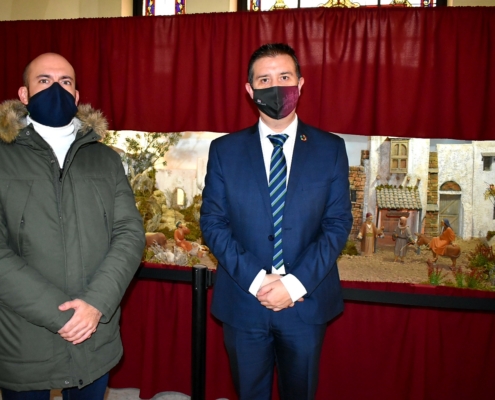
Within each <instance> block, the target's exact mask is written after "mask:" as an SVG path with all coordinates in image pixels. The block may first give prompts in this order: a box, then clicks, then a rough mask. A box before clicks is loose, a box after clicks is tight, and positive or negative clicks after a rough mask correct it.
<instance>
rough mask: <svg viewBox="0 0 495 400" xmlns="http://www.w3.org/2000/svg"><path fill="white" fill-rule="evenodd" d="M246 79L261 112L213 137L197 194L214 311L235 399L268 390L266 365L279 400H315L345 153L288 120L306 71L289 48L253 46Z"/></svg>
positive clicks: (332, 300)
mask: <svg viewBox="0 0 495 400" xmlns="http://www.w3.org/2000/svg"><path fill="white" fill-rule="evenodd" d="M248 75H249V76H248V80H249V82H248V83H246V90H247V92H248V93H249V95H250V96H251V98H252V99H253V100H254V102H255V104H256V105H257V106H258V109H259V113H260V119H259V121H258V123H257V124H256V125H254V126H252V127H250V128H247V129H244V130H242V131H239V132H236V133H232V134H230V135H226V136H223V137H221V138H219V139H216V140H214V141H213V142H212V144H211V147H210V153H209V159H208V168H207V175H206V184H205V188H204V191H203V204H202V207H201V229H202V232H203V237H204V239H205V241H206V243H207V245H208V246H209V247H210V249H211V251H212V252H213V254H214V255H215V256H216V258H217V259H218V269H217V281H216V284H215V289H214V294H213V304H212V313H213V314H214V315H215V316H216V317H217V318H218V319H220V320H221V321H222V322H223V330H224V340H225V346H226V348H227V352H228V354H229V359H230V365H231V371H232V375H233V379H234V384H235V387H236V391H237V393H238V395H239V398H240V399H241V400H243V399H246V400H247V399H251V400H264V399H270V398H271V392H272V382H273V373H274V366H275V365H276V366H277V373H278V378H279V380H278V387H279V393H280V397H281V399H283V400H286V399H294V400H304V399H313V398H314V397H315V393H316V388H317V384H318V368H319V358H320V353H321V346H322V343H323V338H324V335H325V331H326V327H327V323H328V321H330V320H331V319H332V318H334V317H335V316H336V315H338V314H339V313H341V312H342V310H343V300H342V293H341V286H340V280H339V274H338V270H337V265H336V260H337V257H338V256H339V254H340V252H341V250H342V248H343V246H344V245H345V243H346V240H347V238H348V235H349V232H350V229H351V225H352V215H351V203H350V197H349V180H348V174H349V166H348V160H347V154H346V151H345V145H344V141H343V140H342V139H341V138H339V137H338V136H336V135H333V134H331V133H328V132H324V131H321V130H319V129H316V128H313V127H311V126H308V125H306V124H304V123H303V122H302V121H300V120H299V119H298V117H297V115H296V106H297V101H298V98H299V95H300V93H301V88H302V86H303V84H304V78H302V77H301V73H300V68H299V63H298V61H297V58H296V56H295V53H294V50H293V49H292V48H291V47H290V46H288V45H285V44H279V43H277V44H266V45H263V46H261V47H260V48H259V49H258V50H256V51H255V52H254V53H253V55H252V56H251V60H250V63H249V69H248ZM277 146H279V149H280V150H281V149H283V157H282V154H281V152H280V151H279V152H278V153H277V151H276V150H277ZM277 157H278V159H277ZM280 158H283V160H280ZM275 165H278V167H276V166H275ZM280 165H283V168H282V169H281V172H277V173H276V174H275V172H276V171H275V168H280V167H279V166H280ZM272 174H273V176H272ZM280 174H282V175H280ZM275 175H277V176H278V177H280V176H282V177H283V184H277V185H276V186H277V187H282V188H283V192H282V193H281V195H280V196H278V198H274V197H273V192H274V191H275V189H272V183H274V182H275V179H277V177H276V176H275ZM269 185H270V188H269ZM280 198H282V199H283V201H282V203H281V207H278V206H275V208H276V210H275V209H274V207H273V205H274V204H275V203H276V202H277V201H279V199H280ZM278 257H282V258H283V259H282V260H281V261H278V260H279V258H278Z"/></svg>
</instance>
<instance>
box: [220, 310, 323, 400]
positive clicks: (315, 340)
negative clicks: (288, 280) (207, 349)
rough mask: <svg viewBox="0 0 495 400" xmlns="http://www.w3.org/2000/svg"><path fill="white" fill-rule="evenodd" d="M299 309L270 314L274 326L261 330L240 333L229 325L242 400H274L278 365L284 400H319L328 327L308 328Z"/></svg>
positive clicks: (247, 329) (225, 327)
mask: <svg viewBox="0 0 495 400" xmlns="http://www.w3.org/2000/svg"><path fill="white" fill-rule="evenodd" d="M296 307H297V304H296V305H295V306H294V307H292V308H288V309H285V310H282V311H278V312H274V311H270V316H269V319H268V321H266V323H263V324H262V325H260V326H256V327H245V328H241V329H240V328H235V327H232V326H230V325H228V324H226V323H224V324H223V330H224V340H225V346H226V348H227V353H228V354H229V360H230V368H231V372H232V377H233V380H234V385H235V388H236V391H237V394H238V396H239V398H240V400H269V399H271V393H272V385H273V374H274V366H275V365H276V366H277V375H278V390H279V394H280V398H281V400H305V399H307V400H312V399H314V398H315V394H316V389H317V386H318V372H319V364H320V354H321V347H322V344H323V339H324V337H325V332H326V327H327V324H321V325H310V324H306V323H304V322H303V321H302V320H301V318H300V317H299V314H298V313H297V311H296V309H295V308H296Z"/></svg>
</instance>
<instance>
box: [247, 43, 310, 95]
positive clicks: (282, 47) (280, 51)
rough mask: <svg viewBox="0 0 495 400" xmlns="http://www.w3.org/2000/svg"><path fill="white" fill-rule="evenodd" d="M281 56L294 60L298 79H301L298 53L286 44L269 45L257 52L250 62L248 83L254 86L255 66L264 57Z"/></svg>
mask: <svg viewBox="0 0 495 400" xmlns="http://www.w3.org/2000/svg"><path fill="white" fill-rule="evenodd" d="M280 55H287V56H290V57H291V58H292V60H293V61H294V65H295V67H296V75H297V78H298V79H300V78H301V68H300V67H299V61H297V57H296V52H295V51H294V49H293V48H292V47H290V46H289V45H288V44H285V43H267V44H264V45H263V46H261V47H260V48H259V49H258V50H256V51H255V52H254V53H253V54H252V56H251V58H250V60H249V66H248V82H249V83H250V84H251V86H252V85H253V78H254V77H253V75H254V72H253V64H254V63H255V62H256V61H257V60H259V59H260V58H263V57H275V56H280Z"/></svg>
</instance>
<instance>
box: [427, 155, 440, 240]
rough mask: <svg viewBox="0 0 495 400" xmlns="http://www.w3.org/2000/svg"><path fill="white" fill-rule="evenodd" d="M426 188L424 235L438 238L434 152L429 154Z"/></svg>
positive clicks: (436, 172)
mask: <svg viewBox="0 0 495 400" xmlns="http://www.w3.org/2000/svg"><path fill="white" fill-rule="evenodd" d="M427 187H428V189H427V192H426V215H425V220H424V233H425V235H428V236H438V154H437V153H436V152H430V159H429V162H428V185H427Z"/></svg>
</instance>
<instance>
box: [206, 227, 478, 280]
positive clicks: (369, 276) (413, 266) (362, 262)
mask: <svg viewBox="0 0 495 400" xmlns="http://www.w3.org/2000/svg"><path fill="white" fill-rule="evenodd" d="M394 243H395V242H393V241H392V238H391V237H390V236H386V237H385V238H378V240H377V251H376V253H375V254H373V256H370V257H364V256H360V255H358V256H342V257H341V258H340V259H339V261H338V268H339V273H340V278H341V280H344V281H364V282H403V283H426V282H428V267H427V264H426V260H427V259H430V260H432V259H433V255H432V253H431V251H430V250H427V249H425V248H423V249H422V250H421V254H419V255H417V254H416V247H409V249H408V251H407V255H406V257H405V259H404V264H401V263H400V262H398V263H394ZM479 243H481V240H479V239H472V240H462V239H456V244H458V245H459V246H461V251H462V253H461V256H460V257H459V258H458V259H457V265H458V266H460V267H462V268H463V269H464V270H466V269H467V265H468V254H469V252H471V251H473V250H474V249H475V247H476V246H477V245H478V244H479ZM359 246H360V242H358V241H356V247H357V248H358V250H359ZM201 263H202V264H204V265H206V266H207V267H208V268H216V266H215V264H214V263H213V262H212V261H211V260H210V259H208V257H203V258H202V259H201ZM451 265H452V262H451V260H450V258H446V257H439V258H438V261H437V266H438V267H440V268H441V269H442V270H443V271H445V280H444V281H451V282H452V283H454V282H455V279H454V276H453V274H452V272H451V271H450V268H449V267H450V266H451Z"/></svg>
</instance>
